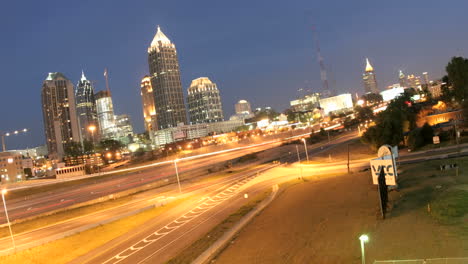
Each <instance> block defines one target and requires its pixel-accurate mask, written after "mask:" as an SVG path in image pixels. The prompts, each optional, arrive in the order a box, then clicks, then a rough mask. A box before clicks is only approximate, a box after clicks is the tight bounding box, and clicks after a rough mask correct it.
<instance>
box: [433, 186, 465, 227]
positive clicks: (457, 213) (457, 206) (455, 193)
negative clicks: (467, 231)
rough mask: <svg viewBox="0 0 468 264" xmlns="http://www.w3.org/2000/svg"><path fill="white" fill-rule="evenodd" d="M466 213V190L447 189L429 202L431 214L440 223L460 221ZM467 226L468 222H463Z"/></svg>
mask: <svg viewBox="0 0 468 264" xmlns="http://www.w3.org/2000/svg"><path fill="white" fill-rule="evenodd" d="M467 214H468V191H465V190H448V191H446V192H444V193H441V194H440V195H439V196H438V197H436V199H434V201H433V202H432V203H431V216H432V217H434V218H435V219H436V220H438V221H439V222H440V223H442V224H457V223H461V222H462V221H463V220H464V219H463V217H464V216H465V215H467ZM463 224H464V225H465V227H467V228H468V222H465V223H463Z"/></svg>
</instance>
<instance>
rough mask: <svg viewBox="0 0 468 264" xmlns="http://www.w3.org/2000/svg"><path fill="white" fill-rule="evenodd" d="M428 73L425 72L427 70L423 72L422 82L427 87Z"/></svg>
mask: <svg viewBox="0 0 468 264" xmlns="http://www.w3.org/2000/svg"><path fill="white" fill-rule="evenodd" d="M429 83H430V81H429V75H428V74H427V72H423V84H424V85H425V86H426V87H427V86H429Z"/></svg>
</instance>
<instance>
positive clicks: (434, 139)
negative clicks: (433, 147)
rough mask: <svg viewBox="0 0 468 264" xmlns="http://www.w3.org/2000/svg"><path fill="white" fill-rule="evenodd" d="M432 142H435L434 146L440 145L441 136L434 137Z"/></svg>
mask: <svg viewBox="0 0 468 264" xmlns="http://www.w3.org/2000/svg"><path fill="white" fill-rule="evenodd" d="M432 142H434V144H440V138H439V136H433V137H432Z"/></svg>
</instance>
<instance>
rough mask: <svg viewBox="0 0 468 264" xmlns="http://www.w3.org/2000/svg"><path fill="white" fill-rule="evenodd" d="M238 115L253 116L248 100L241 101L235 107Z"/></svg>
mask: <svg viewBox="0 0 468 264" xmlns="http://www.w3.org/2000/svg"><path fill="white" fill-rule="evenodd" d="M234 108H235V110H236V114H237V115H251V114H252V108H251V106H250V103H249V102H247V100H240V101H239V102H237V104H235V105H234Z"/></svg>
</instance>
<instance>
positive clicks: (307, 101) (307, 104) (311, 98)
mask: <svg viewBox="0 0 468 264" xmlns="http://www.w3.org/2000/svg"><path fill="white" fill-rule="evenodd" d="M319 101H320V94H319V93H312V94H309V95H306V96H304V97H301V98H298V99H296V100H293V101H291V102H290V105H291V110H292V111H293V112H305V111H312V110H314V109H315V108H317V107H318V106H319Z"/></svg>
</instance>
